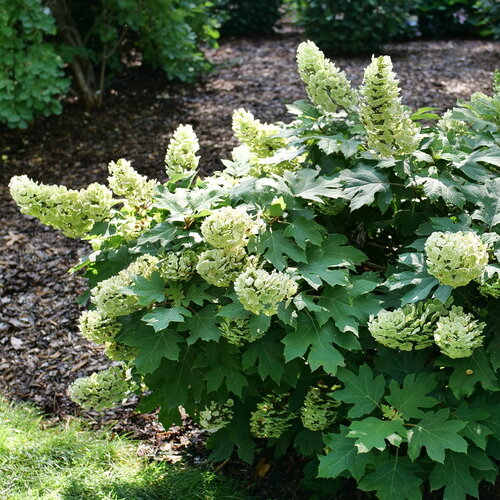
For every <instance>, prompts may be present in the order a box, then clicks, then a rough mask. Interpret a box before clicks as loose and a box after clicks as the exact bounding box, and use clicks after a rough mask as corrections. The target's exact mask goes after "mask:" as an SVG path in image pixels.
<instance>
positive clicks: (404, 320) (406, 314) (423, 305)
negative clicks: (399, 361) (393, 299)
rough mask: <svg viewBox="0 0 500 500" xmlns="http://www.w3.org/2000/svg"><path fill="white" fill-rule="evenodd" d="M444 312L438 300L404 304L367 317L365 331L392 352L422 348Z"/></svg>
mask: <svg viewBox="0 0 500 500" xmlns="http://www.w3.org/2000/svg"><path fill="white" fill-rule="evenodd" d="M443 314H447V310H446V308H445V307H444V305H443V304H441V302H439V301H438V300H433V301H427V302H417V303H416V304H406V305H405V306H404V307H403V308H401V309H396V310H395V311H380V312H379V313H378V314H377V316H370V320H369V322H368V330H369V331H370V333H371V334H372V336H373V338H374V339H375V340H376V341H377V342H379V343H380V344H382V345H385V346H386V347H390V348H392V349H401V350H402V351H411V350H412V349H416V350H419V349H425V348H426V347H429V346H430V345H432V343H433V337H432V334H433V331H434V326H435V324H436V321H437V320H438V319H439V318H440V317H441V315H443Z"/></svg>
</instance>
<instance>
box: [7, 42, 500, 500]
mask: <svg viewBox="0 0 500 500" xmlns="http://www.w3.org/2000/svg"><path fill="white" fill-rule="evenodd" d="M297 62H298V70H299V73H300V75H301V77H302V79H303V81H304V84H305V87H306V91H307V94H308V96H309V99H310V101H307V102H306V101H299V102H297V103H294V104H293V105H290V106H289V110H290V112H291V113H292V114H293V115H294V117H295V118H294V120H293V121H292V122H291V123H289V124H287V125H284V124H281V123H277V124H267V123H262V122H261V121H259V120H258V119H257V118H255V117H254V116H253V115H252V113H250V112H248V111H246V110H244V109H239V110H236V111H235V113H234V115H233V130H234V133H235V135H236V137H237V138H238V139H239V141H240V142H241V146H239V147H237V148H236V149H235V150H234V151H233V153H232V159H230V160H223V164H224V169H223V170H222V171H220V172H215V173H214V174H213V175H211V176H209V177H206V178H204V179H201V178H199V177H198V176H197V165H198V160H199V157H198V156H197V152H198V150H199V144H198V140H197V138H196V135H195V134H194V131H193V129H192V127H190V126H189V125H181V126H180V127H179V128H178V129H177V130H176V132H175V134H174V136H173V138H172V141H171V143H170V145H169V147H168V149H167V152H166V156H165V167H166V174H167V177H168V180H167V181H164V182H159V181H157V180H148V179H146V178H145V177H143V176H141V175H139V174H138V173H137V172H136V171H135V170H134V169H133V168H132V166H131V165H130V163H129V162H127V161H126V160H124V159H121V160H118V161H117V162H111V163H110V165H109V173H110V176H109V187H106V186H103V185H99V184H92V185H90V186H89V187H88V188H87V189H83V190H80V191H76V190H70V189H67V188H65V187H63V186H48V185H43V184H39V183H37V182H36V181H33V180H31V179H29V178H27V177H26V176H19V177H14V178H13V179H12V180H11V183H10V189H11V193H12V196H13V197H14V199H15V201H16V202H17V203H18V205H19V206H20V208H21V210H22V211H23V212H24V213H26V214H29V215H32V216H35V217H38V218H39V219H40V220H41V221H42V222H43V223H44V224H48V225H50V226H53V227H54V228H56V229H59V230H61V231H62V232H63V233H64V234H66V235H67V236H70V237H79V238H84V239H86V240H88V241H89V242H90V244H91V245H92V248H93V252H92V253H91V254H90V255H89V256H88V257H86V258H85V259H83V260H82V262H80V263H79V264H78V265H77V266H75V268H74V270H84V272H85V276H86V277H87V279H88V285H89V291H88V292H87V293H86V295H85V296H84V297H82V302H83V301H85V300H88V305H89V309H88V311H86V312H84V313H83V314H82V316H81V318H80V325H79V326H80V331H81V332H82V334H83V335H84V336H85V337H87V338H89V339H91V340H93V341H94V342H97V343H100V344H103V345H104V347H105V349H106V352H107V354H108V356H109V357H110V358H111V359H112V360H116V361H117V363H116V364H115V365H114V366H112V367H111V368H110V369H108V370H105V371H101V372H99V373H96V374H94V375H92V376H90V377H87V378H83V379H79V380H77V381H76V382H75V383H74V384H73V386H72V387H71V388H70V393H71V396H72V398H73V399H74V400H75V401H77V402H78V403H79V404H81V405H82V406H83V407H84V408H96V409H100V408H104V407H107V406H109V405H111V404H113V403H118V402H120V401H122V400H123V399H125V398H126V397H127V396H128V394H130V393H131V392H136V393H139V394H140V393H142V398H141V402H140V404H139V410H140V411H144V412H148V411H151V410H153V409H155V408H157V407H161V411H160V419H161V420H162V422H163V423H164V424H165V425H166V426H168V425H170V424H171V423H173V422H176V421H178V420H179V411H178V407H179V406H183V407H184V408H185V409H186V410H187V412H188V413H189V414H190V415H191V416H193V418H194V419H195V420H197V421H198V422H199V423H200V425H202V426H203V427H204V428H206V429H207V430H208V431H209V432H210V434H211V435H210V438H209V440H208V446H209V448H211V449H212V458H213V459H215V460H223V459H225V458H228V457H229V456H231V454H232V453H237V455H238V456H239V457H240V458H241V459H243V460H245V461H247V462H249V463H250V462H252V461H253V460H254V457H255V456H256V455H260V454H262V453H272V454H274V456H275V457H280V456H283V455H285V454H291V455H294V454H295V455H298V456H301V457H303V458H304V459H305V464H306V465H305V467H304V474H305V477H306V478H308V483H307V484H308V485H309V487H313V488H314V487H318V488H319V487H320V486H321V487H323V486H324V485H325V484H326V490H324V491H325V492H327V493H326V494H327V495H329V496H330V497H331V495H333V494H335V492H336V491H338V490H339V489H341V488H342V485H343V484H344V483H343V481H344V479H345V478H354V479H355V481H356V482H357V486H358V488H360V489H361V490H364V491H369V492H375V494H376V496H377V497H378V498H380V499H382V500H385V499H393V500H395V499H401V500H405V499H409V500H415V499H419V498H422V497H425V496H427V495H428V494H429V491H435V490H442V491H443V495H444V498H446V499H453V500H459V499H465V497H466V495H470V496H473V497H477V496H478V485H479V483H481V482H482V481H489V482H494V481H495V478H496V477H497V466H496V464H495V462H494V460H495V459H497V460H498V459H500V441H499V440H500V420H499V418H498V411H497V408H498V404H499V403H500V393H499V392H498V391H499V384H498V377H499V373H498V369H499V368H500V345H499V342H500V332H499V330H498V324H499V319H500V317H499V311H500V308H499V304H500V301H499V298H500V264H499V259H500V231H499V227H500V205H499V202H498V198H499V194H500V179H499V177H498V173H499V169H500V133H499V126H500V76H499V75H498V73H497V74H496V76H495V80H494V93H493V96H488V95H485V94H480V93H478V94H474V95H473V96H472V97H471V99H470V101H467V102H461V103H459V105H458V107H457V108H455V109H453V110H452V111H448V112H446V113H445V114H444V115H443V116H441V117H440V116H438V115H436V114H434V113H433V111H434V110H433V109H432V108H425V109H421V110H418V111H417V112H415V113H412V112H411V111H410V110H409V108H407V107H405V106H404V105H403V104H402V103H401V99H400V97H399V92H400V91H399V87H398V81H397V79H396V77H395V74H394V73H393V71H392V64H391V60H390V58H389V57H387V56H381V57H377V58H375V57H374V58H373V59H372V62H371V64H370V65H369V66H368V67H367V68H366V70H365V77H364V80H363V84H362V85H361V86H360V88H358V89H355V88H352V86H351V84H350V82H349V81H348V79H347V77H346V75H345V74H344V73H343V72H342V71H340V70H339V69H338V68H337V67H336V66H335V65H334V64H333V63H332V62H331V61H329V60H328V59H326V58H325V57H324V55H323V54H322V52H320V51H319V49H318V48H317V47H316V45H314V43H312V42H305V43H303V44H301V45H300V46H299V49H298V52H297ZM422 120H425V122H424V123H428V121H429V120H437V123H436V124H435V125H432V126H427V125H423V124H422V123H421V122H422ZM317 477H319V478H324V479H328V480H329V481H327V482H326V483H325V482H324V481H322V480H321V481H320V480H318V479H314V478H317Z"/></svg>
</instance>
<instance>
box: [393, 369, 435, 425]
mask: <svg viewBox="0 0 500 500" xmlns="http://www.w3.org/2000/svg"><path fill="white" fill-rule="evenodd" d="M436 385H437V381H436V378H435V376H434V375H433V374H432V373H419V374H410V375H407V376H406V377H405V379H404V381H403V386H402V387H400V385H399V384H398V383H397V382H396V381H395V380H391V383H390V384H389V390H390V395H388V396H386V397H385V400H386V401H387V402H388V403H389V404H390V405H391V406H393V407H394V408H395V409H396V410H398V411H399V412H400V413H401V414H402V415H403V418H404V419H405V420H407V419H411V418H422V417H423V416H424V412H423V411H422V410H421V409H420V408H432V407H434V406H436V405H437V404H438V402H439V401H438V400H437V399H435V398H433V397H430V396H427V394H429V393H430V392H432V391H433V390H434V389H435V388H436Z"/></svg>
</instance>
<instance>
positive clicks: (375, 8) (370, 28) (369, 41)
mask: <svg viewBox="0 0 500 500" xmlns="http://www.w3.org/2000/svg"><path fill="white" fill-rule="evenodd" d="M409 5H410V2H409V1H408V0H356V1H353V0H312V1H305V0H303V1H301V2H299V5H298V15H299V24H300V25H302V26H303V27H304V29H305V31H306V34H307V36H308V37H310V38H311V39H312V40H314V42H316V44H317V45H318V46H319V47H320V48H321V49H322V50H324V51H325V52H327V53H329V54H335V53H346V54H354V53H370V52H378V51H380V50H381V48H382V46H383V44H384V43H386V42H388V41H389V40H391V38H393V37H395V36H396V35H397V34H398V33H400V31H401V29H403V28H405V27H406V26H407V19H408V18H409V16H410V14H409Z"/></svg>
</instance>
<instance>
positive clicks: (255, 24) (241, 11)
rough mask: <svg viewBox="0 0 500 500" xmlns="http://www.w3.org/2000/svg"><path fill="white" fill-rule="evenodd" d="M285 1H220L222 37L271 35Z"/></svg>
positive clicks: (218, 9)
mask: <svg viewBox="0 0 500 500" xmlns="http://www.w3.org/2000/svg"><path fill="white" fill-rule="evenodd" d="M283 3H284V1H283V0H219V1H218V3H217V7H216V9H217V11H218V12H219V15H220V16H221V18H222V20H223V21H222V25H221V29H220V31H221V34H222V35H251V34H271V33H273V32H274V27H275V26H276V23H277V22H278V21H279V20H280V17H281V11H280V8H281V6H282V5H283Z"/></svg>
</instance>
